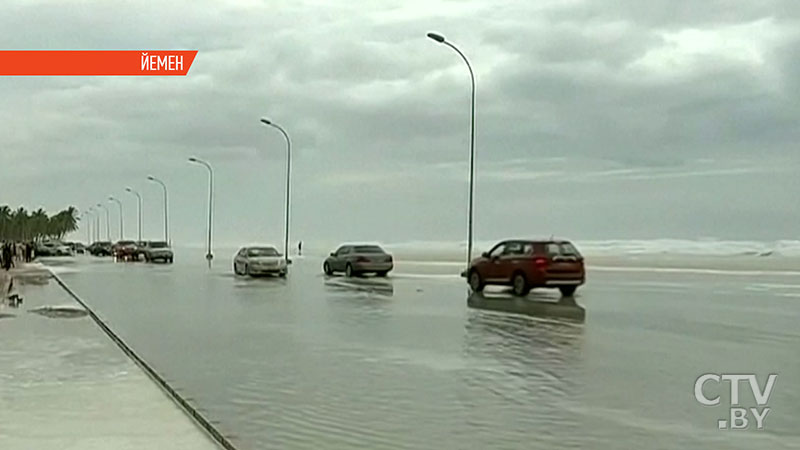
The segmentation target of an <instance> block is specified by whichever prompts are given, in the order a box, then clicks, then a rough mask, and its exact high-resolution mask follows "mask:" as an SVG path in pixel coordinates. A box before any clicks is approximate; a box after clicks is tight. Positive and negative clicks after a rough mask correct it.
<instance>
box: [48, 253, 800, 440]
mask: <svg viewBox="0 0 800 450" xmlns="http://www.w3.org/2000/svg"><path fill="white" fill-rule="evenodd" d="M219 254H220V255H222V254H224V252H219ZM230 254H231V255H232V254H233V251H230ZM229 259H230V258H228V259H225V258H224V257H221V256H220V257H219V258H218V259H217V260H215V261H214V267H213V268H212V269H211V270H210V271H209V270H208V269H207V267H205V261H204V260H203V259H202V254H201V253H200V252H197V254H196V255H195V254H194V253H192V251H182V252H181V251H178V252H176V263H175V264H173V265H150V264H137V263H112V262H110V261H108V260H103V259H96V258H90V257H81V258H76V260H75V262H74V263H71V264H70V265H69V266H68V269H69V270H65V269H63V268H62V269H61V270H62V271H64V273H63V274H62V275H61V277H62V279H63V280H64V281H65V282H66V283H67V284H69V285H70V286H71V287H72V288H73V289H74V290H75V291H76V293H77V294H78V295H80V296H81V297H83V298H84V300H85V301H86V302H87V303H89V304H90V305H91V306H92V307H93V308H94V309H95V310H96V311H97V312H98V314H99V315H100V316H102V317H103V318H104V319H105V320H107V321H108V323H109V324H110V326H111V327H112V328H114V330H115V331H116V332H117V333H118V334H120V335H121V336H122V337H123V338H125V339H126V340H127V341H128V343H129V344H130V345H131V346H132V347H134V348H135V349H136V350H137V352H139V354H140V355H142V356H143V357H144V358H145V359H146V360H147V361H148V362H149V363H150V364H152V365H153V366H154V367H155V368H156V370H158V371H160V372H161V373H162V374H163V375H164V376H165V377H166V378H167V379H169V380H170V381H171V382H172V383H173V384H174V385H175V386H177V387H179V388H180V389H181V391H182V392H184V393H185V394H186V395H188V396H190V397H193V399H194V402H195V403H196V404H197V405H199V406H200V407H201V408H203V409H204V410H206V411H207V413H208V416H209V417H210V418H211V419H213V420H216V421H218V422H219V423H220V425H219V427H220V429H221V430H222V431H223V432H224V433H225V434H227V435H228V436H230V438H231V440H232V441H233V442H234V443H235V444H236V445H237V446H239V447H240V448H242V449H262V448H270V449H271V448H274V449H306V448H307V449H312V448H313V449H319V448H325V449H350V448H370V449H401V448H402V449H409V448H413V449H428V448H434V447H435V448H446V449H463V448H481V449H507V448H525V449H537V448H541V449H557V448H597V449H618V448H648V449H660V448H664V449H667V448H676V447H677V448H704V449H737V448H741V449H745V448H747V449H751V448H763V449H784V448H787V449H788V448H800V447H798V444H797V443H798V441H800V433H799V432H798V431H797V427H796V424H797V423H798V421H799V420H800V407H798V406H797V405H798V404H800V388H798V387H797V383H796V381H797V380H798V379H800V365H798V363H797V361H796V357H797V344H798V342H800V331H798V330H799V329H798V327H797V323H798V322H799V320H800V303H798V297H799V296H800V273H795V274H792V273H787V272H785V271H784V272H780V273H779V274H778V275H763V274H761V275H747V274H746V273H745V274H742V273H740V271H730V275H726V274H725V271H718V272H719V273H716V272H715V273H714V274H707V273H704V272H703V271H701V270H687V271H684V272H675V273H672V272H661V271H658V270H657V269H653V271H637V272H627V271H624V270H616V269H609V270H594V271H593V270H589V273H588V282H587V285H586V286H584V287H583V288H582V289H580V290H579V291H578V294H576V298H575V300H576V304H575V305H570V304H569V303H564V302H560V303H559V306H557V307H556V306H553V307H550V306H546V305H545V306H544V307H537V308H528V307H527V304H525V303H520V302H550V303H548V304H549V305H553V304H554V303H556V302H559V297H558V295H557V291H537V290H534V292H533V293H532V294H531V295H530V296H529V298H528V299H526V300H515V299H511V298H508V296H505V295H504V294H502V293H500V294H495V295H494V296H492V295H489V294H487V295H486V297H483V296H478V297H476V296H472V297H470V296H469V293H468V290H467V287H466V283H465V282H464V280H463V279H460V278H459V277H458V276H454V275H453V272H454V269H453V268H452V267H448V266H446V265H444V266H443V267H445V270H441V267H437V266H435V265H431V264H429V263H426V264H421V263H420V264H409V263H403V261H399V262H398V263H397V267H396V270H395V272H393V273H392V274H390V276H389V277H388V278H387V279H378V278H372V277H370V278H363V279H360V278H356V279H348V278H345V277H338V276H337V277H326V276H324V275H323V274H322V273H321V272H322V271H321V263H322V259H318V258H314V257H311V256H307V257H304V258H298V259H296V260H295V261H294V264H292V265H291V266H290V273H289V276H288V278H287V279H279V278H258V279H250V278H245V277H235V276H234V275H233V274H232V270H231V268H230V267H229V266H230V264H229V261H228V260H229ZM687 266H691V265H687ZM64 267H66V266H64ZM457 270H459V269H458V268H456V269H455V272H457ZM515 304H516V305H517V306H514V305H515ZM515 308H516V309H515ZM559 308H560V309H559ZM584 312H585V316H584V315H583V314H584ZM708 372H714V373H750V372H753V373H757V374H759V375H760V376H761V375H763V377H766V375H767V374H769V373H776V374H778V375H779V377H778V380H777V383H776V385H775V387H774V390H773V393H772V396H771V398H770V400H769V406H770V407H771V412H770V414H769V415H768V416H767V419H766V422H765V424H766V426H765V429H764V430H762V431H754V430H748V431H747V432H734V431H720V430H718V429H717V423H718V420H719V419H722V418H725V417H726V414H727V412H726V411H725V409H724V408H723V407H718V408H711V407H704V406H702V405H701V404H699V403H698V402H697V401H696V400H695V397H694V384H695V381H696V380H697V378H698V377H699V376H700V375H701V374H704V373H708ZM765 379H766V378H759V382H760V383H761V385H762V386H763V383H764V380H765ZM743 386H744V385H743ZM711 388H712V387H711V386H710V385H709V386H708V387H707V389H711ZM716 391H718V392H716V393H718V394H722V400H723V404H725V401H726V398H727V397H726V394H725V393H724V392H722V388H719V389H716ZM712 394H713V393H711V392H709V396H712Z"/></svg>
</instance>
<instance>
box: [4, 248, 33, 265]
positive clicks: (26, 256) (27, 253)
mask: <svg viewBox="0 0 800 450" xmlns="http://www.w3.org/2000/svg"><path fill="white" fill-rule="evenodd" d="M32 260H33V244H31V243H30V242H26V243H14V242H6V243H4V244H2V249H0V267H2V268H3V270H6V271H8V270H10V269H11V268H12V267H14V266H16V263H18V262H31V261H32Z"/></svg>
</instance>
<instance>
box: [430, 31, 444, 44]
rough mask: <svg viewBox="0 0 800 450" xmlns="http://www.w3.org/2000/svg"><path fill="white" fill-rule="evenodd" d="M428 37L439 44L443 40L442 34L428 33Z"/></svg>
mask: <svg viewBox="0 0 800 450" xmlns="http://www.w3.org/2000/svg"><path fill="white" fill-rule="evenodd" d="M428 37H429V38H431V39H433V40H434V41H436V42H438V43H440V44H441V43H443V42H444V36H442V35H441V34H436V33H428Z"/></svg>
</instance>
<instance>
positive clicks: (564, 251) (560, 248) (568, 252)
mask: <svg viewBox="0 0 800 450" xmlns="http://www.w3.org/2000/svg"><path fill="white" fill-rule="evenodd" d="M547 253H548V254H550V255H556V256H576V257H580V256H581V254H580V252H578V249H576V248H575V246H574V245H572V244H570V243H569V242H553V243H550V244H547Z"/></svg>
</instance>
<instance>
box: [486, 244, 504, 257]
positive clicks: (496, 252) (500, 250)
mask: <svg viewBox="0 0 800 450" xmlns="http://www.w3.org/2000/svg"><path fill="white" fill-rule="evenodd" d="M505 248H506V244H500V245H498V246H497V247H495V248H494V249H492V251H491V252H490V253H489V256H491V257H493V258H494V257H497V256H500V255H502V254H503V252H504V251H505Z"/></svg>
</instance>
